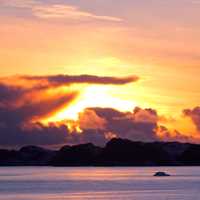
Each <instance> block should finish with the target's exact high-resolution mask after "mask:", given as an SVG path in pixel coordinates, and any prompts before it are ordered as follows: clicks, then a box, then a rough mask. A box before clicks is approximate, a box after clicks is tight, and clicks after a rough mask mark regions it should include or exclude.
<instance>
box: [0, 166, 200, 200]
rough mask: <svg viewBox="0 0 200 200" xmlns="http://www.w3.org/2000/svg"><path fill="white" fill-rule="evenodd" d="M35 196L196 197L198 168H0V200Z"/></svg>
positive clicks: (51, 199)
mask: <svg viewBox="0 0 200 200" xmlns="http://www.w3.org/2000/svg"><path fill="white" fill-rule="evenodd" d="M156 171H165V172H167V173H170V174H171V175H172V176H170V177H153V174H154V173H155V172H156ZM37 199H38V200H47V199H48V200H62V199H64V200H65V199H67V200H85V199H91V200H93V199H95V200H99V199H113V200H118V199H123V200H126V199H131V200H147V199H148V200H149V199H150V200H199V199H200V167H160V168H156V167H152V168H143V167H129V168H120V167H116V168H113V167H111V168H96V167H85V168H84V167H80V168H72V167H71V168H53V167H2V168H0V200H37Z"/></svg>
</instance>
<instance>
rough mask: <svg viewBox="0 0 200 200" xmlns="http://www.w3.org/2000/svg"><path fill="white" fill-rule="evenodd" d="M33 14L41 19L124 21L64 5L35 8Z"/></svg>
mask: <svg viewBox="0 0 200 200" xmlns="http://www.w3.org/2000/svg"><path fill="white" fill-rule="evenodd" d="M33 14H34V15H35V16H37V17H39V18H67V19H97V20H106V21H115V22H120V21H122V19H120V18H117V17H111V16H104V15H95V14H93V13H90V12H86V11H82V10H81V9H79V8H78V7H75V6H68V5H63V4H55V5H47V6H36V7H34V8H33Z"/></svg>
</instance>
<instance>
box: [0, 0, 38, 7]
mask: <svg viewBox="0 0 200 200" xmlns="http://www.w3.org/2000/svg"><path fill="white" fill-rule="evenodd" d="M0 4H2V5H3V6H9V7H16V8H32V7H33V6H37V5H39V4H40V3H39V1H36V0H9V1H8V0H1V2H0Z"/></svg>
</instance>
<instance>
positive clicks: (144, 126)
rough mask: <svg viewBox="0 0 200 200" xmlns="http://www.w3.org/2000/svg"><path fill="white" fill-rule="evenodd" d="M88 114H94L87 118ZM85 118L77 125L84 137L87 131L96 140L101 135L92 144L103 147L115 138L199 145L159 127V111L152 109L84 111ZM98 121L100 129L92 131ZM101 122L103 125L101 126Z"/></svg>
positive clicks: (190, 137) (82, 114)
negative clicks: (80, 126) (79, 126)
mask: <svg viewBox="0 0 200 200" xmlns="http://www.w3.org/2000/svg"><path fill="white" fill-rule="evenodd" d="M89 111H90V112H89ZM88 112H89V113H92V114H88ZM94 113H95V114H94ZM94 116H95V117H94ZM82 118H84V121H78V124H79V125H80V124H82V130H83V134H84V133H87V132H88V131H91V132H92V133H95V130H96V131H97V133H98V135H97V136H98V137H99V134H100V135H101V140H100V141H98V140H97V139H96V140H95V139H94V138H95V135H96V134H93V141H94V143H97V144H100V143H101V144H104V143H105V142H106V141H108V140H110V139H111V138H113V137H119V138H126V139H131V140H134V141H144V142H152V141H171V142H172V141H179V142H197V141H196V138H195V137H193V136H186V135H184V134H182V133H180V132H179V131H177V130H173V131H170V130H168V129H167V128H166V127H165V126H163V125H160V124H159V121H160V116H159V115H158V114H157V111H156V110H154V109H151V108H149V109H142V108H139V107H136V108H135V109H134V110H133V112H120V111H118V110H115V109H112V108H88V109H86V110H85V116H84V112H83V113H81V119H82ZM96 119H98V120H96ZM79 120H80V119H79ZM96 121H97V123H96V126H97V127H96V126H95V127H92V126H91V124H93V123H94V124H95V122H96ZM84 122H86V123H84ZM88 122H89V123H88ZM98 122H101V123H100V125H99V126H98ZM83 125H84V126H83ZM102 136H103V137H102Z"/></svg>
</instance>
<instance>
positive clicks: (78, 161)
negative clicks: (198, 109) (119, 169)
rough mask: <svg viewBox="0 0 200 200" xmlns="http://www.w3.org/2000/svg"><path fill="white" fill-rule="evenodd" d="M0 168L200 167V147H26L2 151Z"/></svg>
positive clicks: (120, 143) (126, 143)
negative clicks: (56, 148) (53, 148)
mask: <svg viewBox="0 0 200 200" xmlns="http://www.w3.org/2000/svg"><path fill="white" fill-rule="evenodd" d="M0 166H200V145H198V144H189V143H185V144H183V143H178V142H152V143H144V142H133V141H131V140H127V139H120V138H118V139H112V140H110V141H109V142H108V143H107V144H106V146H105V147H98V146H95V145H93V144H92V143H88V144H80V145H74V146H64V147H62V148H61V149H60V150H49V149H45V148H42V147H37V146H26V147H22V148H21V149H20V150H5V149H0Z"/></svg>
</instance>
